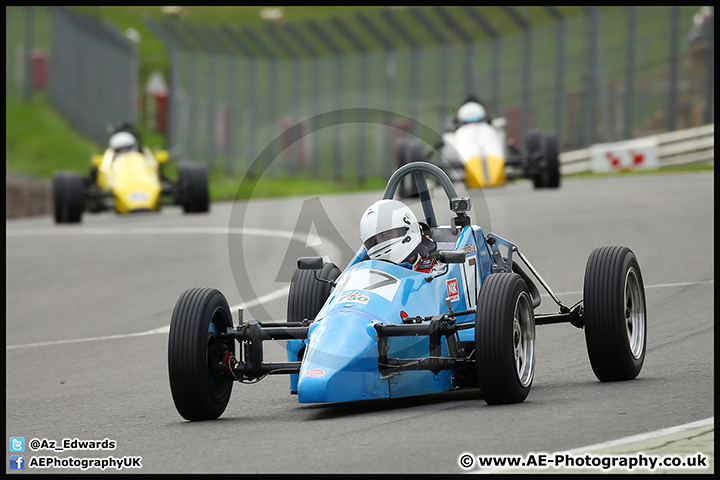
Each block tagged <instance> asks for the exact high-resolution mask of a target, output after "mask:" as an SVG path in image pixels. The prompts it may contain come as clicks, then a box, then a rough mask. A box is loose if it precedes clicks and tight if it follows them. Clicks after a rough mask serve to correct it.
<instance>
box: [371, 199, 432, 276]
mask: <svg viewBox="0 0 720 480" xmlns="http://www.w3.org/2000/svg"><path fill="white" fill-rule="evenodd" d="M360 238H361V239H362V242H363V245H365V248H366V249H367V252H368V256H369V257H370V258H371V259H373V260H388V261H390V262H393V263H396V264H398V263H400V262H402V261H403V260H405V259H406V258H407V257H408V256H409V255H410V254H411V253H413V251H414V250H415V249H416V248H417V246H418V245H420V242H422V235H421V232H420V224H418V221H417V218H415V214H414V213H413V211H412V210H410V208H409V207H408V206H407V205H405V204H404V203H402V202H400V201H398V200H378V201H377V202H375V203H373V204H372V205H370V207H369V208H368V209H367V210H365V213H363V215H362V218H361V219H360Z"/></svg>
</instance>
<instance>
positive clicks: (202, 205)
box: [178, 161, 210, 213]
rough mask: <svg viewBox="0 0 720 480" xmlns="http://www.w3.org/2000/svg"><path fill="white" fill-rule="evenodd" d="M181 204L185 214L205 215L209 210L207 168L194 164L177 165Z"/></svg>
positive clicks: (183, 163)
mask: <svg viewBox="0 0 720 480" xmlns="http://www.w3.org/2000/svg"><path fill="white" fill-rule="evenodd" d="M178 183H179V186H180V190H181V192H182V193H181V197H182V198H181V202H180V203H181V204H182V207H183V212H185V213H206V212H208V211H209V210H210V192H209V189H208V177H207V168H206V167H205V165H200V164H198V163H195V162H187V161H186V162H182V163H181V164H180V165H178Z"/></svg>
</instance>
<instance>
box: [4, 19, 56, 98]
mask: <svg viewBox="0 0 720 480" xmlns="http://www.w3.org/2000/svg"><path fill="white" fill-rule="evenodd" d="M51 28H52V21H51V18H50V12H49V10H48V9H47V8H38V7H18V6H12V7H8V6H6V7H5V98H6V100H7V101H8V102H15V101H21V100H28V99H30V98H31V96H32V94H33V93H34V92H35V91H36V90H40V89H44V88H46V85H47V73H48V59H49V54H50V44H51V42H50V31H51Z"/></svg>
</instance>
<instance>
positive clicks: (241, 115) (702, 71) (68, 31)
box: [6, 6, 714, 182]
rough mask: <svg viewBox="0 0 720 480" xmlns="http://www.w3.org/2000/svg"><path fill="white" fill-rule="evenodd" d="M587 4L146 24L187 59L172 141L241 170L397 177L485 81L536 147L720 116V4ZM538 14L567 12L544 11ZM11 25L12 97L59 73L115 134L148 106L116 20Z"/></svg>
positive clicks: (89, 123)
mask: <svg viewBox="0 0 720 480" xmlns="http://www.w3.org/2000/svg"><path fill="white" fill-rule="evenodd" d="M486 8H487V9H490V8H495V9H496V10H497V11H501V12H502V13H503V14H504V15H505V19H506V23H505V24H504V25H505V26H507V25H508V23H507V22H510V23H511V24H512V25H514V27H515V28H514V30H513V32H514V33H510V34H504V32H503V31H501V27H502V25H499V24H498V23H496V22H493V21H491V19H493V18H497V17H491V16H489V15H488V14H487V12H488V11H489V10H485V9H486ZM583 12H584V13H583V14H581V15H577V16H573V17H565V16H563V13H562V12H561V10H559V9H557V8H554V7H532V8H531V7H517V8H513V7H468V6H465V7H439V6H438V7H406V8H402V9H378V11H377V12H371V13H357V14H352V15H346V16H343V17H342V18H339V17H334V18H330V19H327V20H308V21H300V22H291V23H286V24H280V25H275V24H268V25H266V26H264V27H257V28H248V27H243V28H238V27H236V26H231V25H220V26H217V25H216V26H207V25H198V24H193V23H189V22H186V21H182V20H179V19H175V20H172V21H153V20H149V19H146V20H145V21H146V23H147V25H148V26H149V27H150V28H151V30H152V31H153V32H154V33H155V34H156V35H157V36H158V37H159V38H160V39H161V40H162V41H163V43H164V44H165V45H166V46H167V47H168V49H169V52H170V57H171V72H170V79H169V80H170V93H169V96H170V97H169V116H168V118H167V126H166V127H164V128H166V130H165V131H164V132H163V133H166V134H167V140H168V141H167V143H168V146H169V147H170V148H172V149H173V150H175V151H178V152H181V154H183V155H184V156H186V157H191V158H194V159H196V160H198V161H201V162H205V163H207V164H208V165H210V166H212V167H215V168H220V169H224V170H225V171H227V172H228V173H230V174H244V173H245V172H246V171H248V170H249V169H250V168H251V166H252V165H253V162H254V161H255V159H256V158H258V156H259V155H260V154H261V153H263V152H265V154H266V155H267V156H268V158H273V159H275V158H276V160H275V161H273V162H272V163H271V164H270V166H269V169H268V170H267V173H268V174H270V175H273V176H277V175H292V176H295V175H298V174H299V173H303V172H304V173H307V174H309V175H313V176H317V177H323V178H335V179H356V180H359V181H361V182H362V181H364V180H365V179H366V178H368V177H371V176H380V177H385V178H387V176H388V175H389V174H390V173H391V172H392V171H393V170H394V169H395V167H396V164H395V158H394V157H395V154H394V145H395V142H396V141H397V140H398V139H399V138H401V137H402V136H404V135H408V134H415V133H418V132H415V131H414V129H415V128H416V127H415V124H414V122H411V121H408V119H416V120H418V121H419V122H421V123H422V124H424V125H426V126H428V127H430V128H431V129H433V130H435V131H437V132H441V131H442V130H443V129H444V128H445V125H446V124H447V121H448V119H449V118H450V117H451V116H452V115H453V113H454V109H455V108H456V107H457V106H458V105H459V104H460V103H461V101H462V100H463V99H464V98H465V97H466V96H467V95H468V94H474V95H476V96H479V97H480V98H481V99H483V101H484V102H485V103H486V104H487V105H488V106H489V110H490V114H491V115H493V116H495V117H497V116H504V117H506V119H507V131H508V137H509V138H511V139H512V140H513V141H514V142H515V143H516V144H518V145H519V146H522V145H523V140H524V138H525V136H526V134H527V132H528V131H529V129H531V128H541V129H544V130H550V131H555V132H557V133H558V136H559V138H560V141H561V144H562V147H563V150H573V149H578V148H584V147H587V146H589V145H591V144H593V143H598V142H606V141H615V140H622V139H627V138H632V137H637V136H643V135H649V134H655V133H662V132H667V131H672V130H676V129H682V128H690V127H694V126H699V125H703V124H707V123H711V122H713V121H714V118H713V111H714V110H713V105H714V95H713V94H714V83H713V82H714V79H713V72H714V65H713V61H714V31H713V28H714V8H712V7H706V8H704V9H703V10H702V11H700V12H698V7H680V6H662V7H632V6H631V7H617V8H602V9H600V8H598V7H584V9H583ZM496 14H497V12H496ZM533 15H535V16H537V15H545V16H546V17H547V18H550V19H551V21H550V23H547V22H546V23H545V24H544V25H542V26H533V24H534V23H536V22H534V20H535V18H534V17H533ZM503 28H504V27H503ZM6 39H7V42H6V92H7V94H6V96H7V98H8V101H10V100H16V99H19V98H29V96H30V95H31V94H32V92H33V91H35V90H37V89H41V88H47V89H48V93H49V98H50V99H51V101H52V103H53V104H54V105H55V107H56V108H57V110H58V111H59V112H60V113H61V114H62V115H63V116H64V117H65V118H66V119H67V121H68V122H69V123H70V124H71V125H73V126H74V127H75V128H76V129H78V130H79V131H80V132H81V133H83V134H84V135H86V136H87V137H89V138H91V139H93V140H95V141H97V142H99V143H104V142H105V141H106V140H107V131H106V127H107V125H108V124H117V123H120V122H123V121H131V122H136V121H137V117H138V102H139V97H138V95H139V93H138V89H139V78H138V54H137V50H136V48H135V46H134V45H133V44H132V43H131V42H130V41H128V40H127V39H126V38H125V37H124V36H123V35H122V34H121V33H119V32H118V30H117V29H116V28H114V27H113V26H112V25H111V24H109V23H108V22H100V21H98V20H96V19H95V18H92V17H89V16H85V15H81V14H78V13H74V12H73V11H72V10H70V9H68V8H60V7H53V8H47V7H6ZM28 52H30V53H29V54H28ZM320 119H322V122H323V123H319V120H320ZM418 134H419V133H418ZM419 135H420V134H419ZM421 135H425V134H421ZM422 140H424V141H425V142H427V143H428V144H432V143H435V142H436V141H437V140H438V138H437V137H436V138H422ZM250 173H254V172H253V171H252V170H251V171H250Z"/></svg>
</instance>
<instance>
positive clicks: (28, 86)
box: [23, 7, 35, 102]
mask: <svg viewBox="0 0 720 480" xmlns="http://www.w3.org/2000/svg"><path fill="white" fill-rule="evenodd" d="M34 8H35V7H25V52H24V53H25V56H24V58H23V67H24V71H25V75H24V76H25V82H24V85H23V100H25V101H26V102H29V101H30V99H31V98H32V94H33V84H32V50H33V46H34V43H35V42H34V38H33V37H34V33H33V26H34V23H35V19H34V15H33V13H34V12H33V9H34Z"/></svg>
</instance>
